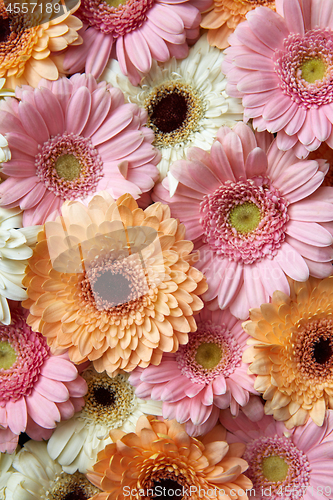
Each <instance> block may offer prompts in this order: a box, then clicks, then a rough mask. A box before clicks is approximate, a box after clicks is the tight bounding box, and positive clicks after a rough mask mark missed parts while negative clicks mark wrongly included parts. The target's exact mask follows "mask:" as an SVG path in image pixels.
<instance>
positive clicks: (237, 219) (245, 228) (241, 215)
mask: <svg viewBox="0 0 333 500" xmlns="http://www.w3.org/2000/svg"><path fill="white" fill-rule="evenodd" d="M260 220H261V214H260V209H259V208H258V207H257V205H256V204H255V203H252V202H251V201H247V202H246V203H242V204H241V205H236V206H235V207H234V208H232V209H231V211H230V214H229V222H230V224H231V226H232V227H234V228H235V229H236V231H238V233H244V234H246V233H250V232H251V231H253V230H254V229H256V227H258V224H259V222H260Z"/></svg>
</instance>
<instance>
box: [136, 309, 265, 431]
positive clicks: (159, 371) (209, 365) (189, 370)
mask: <svg viewBox="0 0 333 500" xmlns="http://www.w3.org/2000/svg"><path fill="white" fill-rule="evenodd" d="M196 323H197V326H198V329H197V331H196V332H194V333H191V335H189V341H188V344H186V345H182V346H180V347H179V349H178V351H177V352H176V353H174V354H170V353H165V354H164V355H163V357H162V361H161V363H160V365H159V366H153V365H150V366H148V368H137V369H136V370H134V372H132V373H131V375H130V378H129V380H130V382H131V383H132V384H133V385H134V386H135V387H136V395H137V396H138V397H140V398H149V399H155V400H158V401H163V406H162V411H163V417H164V418H168V419H170V420H172V419H174V418H175V419H176V420H177V421H178V422H180V423H181V424H183V423H185V422H186V423H187V424H186V431H187V432H188V433H189V434H190V435H195V436H197V435H199V434H205V433H206V432H209V431H210V430H211V429H212V428H213V427H214V425H215V424H216V422H217V419H218V415H219V411H220V408H228V407H229V406H230V409H231V412H232V414H233V415H237V414H238V409H239V406H245V405H247V404H248V403H249V400H250V393H252V394H258V393H257V392H256V391H255V390H254V380H255V379H254V377H253V376H252V375H251V374H248V373H247V371H248V365H247V364H245V363H243V362H242V355H243V352H244V350H245V349H246V347H247V346H246V341H247V339H248V338H249V337H248V335H247V334H246V333H245V332H244V330H243V328H242V322H241V321H238V320H237V319H236V318H235V317H234V316H233V315H232V314H231V313H230V312H229V311H228V310H227V311H214V312H211V311H209V310H208V309H207V308H205V309H204V310H203V311H201V312H200V313H199V314H198V315H197V316H196Z"/></svg>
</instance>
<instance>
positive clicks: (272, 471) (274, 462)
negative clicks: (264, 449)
mask: <svg viewBox="0 0 333 500" xmlns="http://www.w3.org/2000/svg"><path fill="white" fill-rule="evenodd" d="M261 467H262V473H263V475H264V476H265V478H266V479H268V481H273V482H274V483H276V482H277V481H283V480H284V479H285V478H286V477H287V474H288V469H289V465H288V464H287V463H286V462H285V461H284V460H283V458H281V457H278V456H276V455H271V456H270V457H264V458H263V460H262V463H261Z"/></svg>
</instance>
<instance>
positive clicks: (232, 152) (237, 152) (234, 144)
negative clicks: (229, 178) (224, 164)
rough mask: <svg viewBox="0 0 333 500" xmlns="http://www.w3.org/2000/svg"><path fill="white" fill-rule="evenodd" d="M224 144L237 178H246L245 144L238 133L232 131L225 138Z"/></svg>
mask: <svg viewBox="0 0 333 500" xmlns="http://www.w3.org/2000/svg"><path fill="white" fill-rule="evenodd" d="M222 146H223V148H224V152H225V154H226V155H227V157H228V160H229V163H230V165H231V168H232V170H233V173H234V176H235V178H236V180H239V179H241V178H246V172H245V165H244V155H243V146H242V142H241V140H240V138H239V137H238V135H237V134H236V133H235V132H233V131H231V132H229V133H228V134H227V135H226V136H225V137H224V139H223V143H222Z"/></svg>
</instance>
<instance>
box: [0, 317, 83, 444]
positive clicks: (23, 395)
mask: <svg viewBox="0 0 333 500" xmlns="http://www.w3.org/2000/svg"><path fill="white" fill-rule="evenodd" d="M86 392H87V384H86V381H85V380H84V379H83V378H82V377H81V376H80V375H79V374H78V371H77V368H76V366H75V365H74V364H73V363H72V362H71V361H69V358H68V355H67V354H62V355H59V356H54V355H51V353H50V349H49V347H48V345H47V341H46V339H45V338H44V337H43V335H41V334H40V333H35V332H33V331H32V330H31V328H30V327H29V326H28V325H27V324H26V321H25V314H24V313H23V311H21V310H20V309H17V310H15V311H12V323H11V325H8V326H7V325H6V326H5V325H2V326H0V451H1V452H5V451H7V452H9V453H12V452H13V451H14V450H15V448H16V445H17V442H18V438H19V434H20V433H21V432H26V433H27V434H28V436H29V437H31V438H32V439H36V440H41V439H48V438H49V437H50V436H51V434H52V432H53V429H54V428H55V427H56V423H57V422H60V420H67V419H68V418H71V417H72V416H73V415H74V413H75V412H77V411H80V410H81V408H82V407H83V405H84V399H83V396H84V395H85V393H86Z"/></svg>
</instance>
